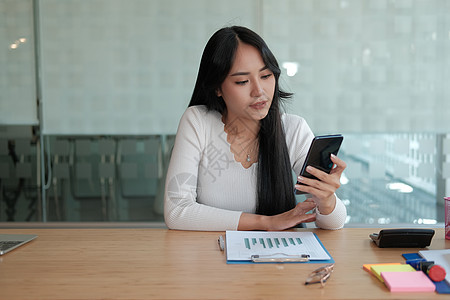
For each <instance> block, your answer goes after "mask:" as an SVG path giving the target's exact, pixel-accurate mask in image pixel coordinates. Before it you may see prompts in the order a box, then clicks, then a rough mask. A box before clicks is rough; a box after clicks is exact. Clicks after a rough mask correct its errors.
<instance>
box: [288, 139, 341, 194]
mask: <svg viewBox="0 0 450 300" xmlns="http://www.w3.org/2000/svg"><path fill="white" fill-rule="evenodd" d="M343 139H344V137H343V136H342V135H340V134H331V135H319V136H316V137H315V138H314V139H313V141H312V142H311V146H310V147H309V150H308V154H307V155H306V159H305V163H304V164H303V167H302V170H301V171H300V174H299V175H300V176H302V177H307V178H313V179H317V178H316V177H315V176H313V175H311V174H309V173H308V172H306V167H307V166H312V167H314V168H316V169H319V170H322V171H324V172H326V173H328V174H329V173H330V172H331V169H332V168H333V162H332V161H331V158H330V156H331V154H334V155H337V153H338V151H339V148H340V147H341V144H342V140H343ZM297 184H302V183H301V182H298V181H297ZM295 194H296V195H300V194H305V193H304V192H301V191H299V190H297V189H296V190H295Z"/></svg>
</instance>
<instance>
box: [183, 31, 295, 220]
mask: <svg viewBox="0 0 450 300" xmlns="http://www.w3.org/2000/svg"><path fill="white" fill-rule="evenodd" d="M239 41H240V42H242V43H245V44H248V45H251V46H253V47H255V48H256V49H258V50H259V52H260V53H261V56H262V59H263V61H264V63H265V65H266V66H267V67H268V68H269V69H270V70H271V71H272V73H273V74H274V77H275V93H274V96H273V99H272V104H271V106H270V109H269V113H268V114H267V116H266V117H265V118H264V119H262V120H261V122H260V130H259V133H258V142H259V157H258V162H259V163H258V169H257V170H258V171H257V176H258V179H257V197H258V201H257V206H256V213H257V214H263V215H276V214H279V213H282V212H285V211H287V210H290V209H292V208H293V207H294V206H295V196H294V192H293V191H294V190H293V180H292V173H291V164H290V160H289V154H288V150H287V145H286V138H285V133H284V130H283V126H282V122H281V109H280V101H281V100H283V99H286V98H290V97H291V96H292V94H291V93H287V92H284V91H281V90H280V89H279V86H278V79H279V78H280V73H281V71H280V67H279V66H278V62H277V60H276V58H275V56H274V55H273V54H272V52H271V51H270V49H269V47H268V46H267V45H266V43H265V42H264V40H263V39H262V38H261V37H260V36H259V35H258V34H256V33H255V32H253V31H252V30H250V29H248V28H245V27H240V26H232V27H225V28H222V29H220V30H218V31H217V32H216V33H214V34H213V35H212V36H211V38H210V39H209V41H208V43H207V44H206V46H205V50H204V51H203V55H202V58H201V61H200V68H199V71H198V76H197V81H196V83H195V87H194V92H193V93H192V97H191V101H190V102H189V106H194V105H206V107H207V108H208V109H209V110H216V111H218V112H219V113H221V114H224V113H225V112H226V105H225V102H224V100H223V99H222V97H220V96H217V93H216V91H218V90H220V87H221V85H222V83H223V81H224V80H225V78H226V77H227V75H228V73H229V72H230V69H231V67H232V65H233V62H234V58H235V53H236V50H237V47H238V43H239Z"/></svg>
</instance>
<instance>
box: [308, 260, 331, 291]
mask: <svg viewBox="0 0 450 300" xmlns="http://www.w3.org/2000/svg"><path fill="white" fill-rule="evenodd" d="M333 268H334V264H329V265H325V266H323V267H320V268H318V269H315V270H314V271H312V272H311V274H309V276H308V278H306V281H305V284H313V283H319V282H320V284H321V285H322V287H324V286H325V282H326V281H327V279H328V278H330V276H331V273H332V272H333Z"/></svg>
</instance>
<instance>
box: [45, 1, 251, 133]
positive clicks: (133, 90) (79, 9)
mask: <svg viewBox="0 0 450 300" xmlns="http://www.w3.org/2000/svg"><path fill="white" fill-rule="evenodd" d="M255 7H257V5H256V1H236V0H234V1H219V0H214V1H207V0H195V1H181V0H155V1H145V0H144V1H142V0H141V1H139V0H132V1H122V0H93V1H79V0H66V1H60V0H43V1H41V6H40V12H41V14H40V18H41V24H42V26H41V30H40V32H41V38H42V47H41V48H42V72H43V79H42V83H43V98H44V123H43V125H44V126H43V129H44V132H45V133H47V134H67V133H68V134H91V133H94V134H96V133H103V134H161V133H174V132H175V131H176V128H177V125H178V121H179V118H180V117H181V114H182V113H183V112H184V110H185V109H186V107H187V104H188V101H189V98H190V96H191V93H192V89H193V86H194V83H195V77H196V73H197V70H198V64H199V61H200V56H201V53H202V51H203V47H204V45H205V44H206V41H207V39H208V38H209V36H210V35H211V34H212V33H213V32H214V31H215V30H217V29H218V28H220V27H222V26H223V25H226V24H228V23H230V24H231V23H232V24H239V25H244V26H249V27H254V26H255V24H256V20H257V13H258V11H257V10H255Z"/></svg>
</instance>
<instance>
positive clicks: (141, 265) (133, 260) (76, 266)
mask: <svg viewBox="0 0 450 300" xmlns="http://www.w3.org/2000/svg"><path fill="white" fill-rule="evenodd" d="M300 230H302V229H300ZM303 230H311V231H314V232H316V233H317V235H318V236H319V238H320V239H321V241H322V243H323V244H324V246H325V247H326V248H327V249H328V251H329V252H330V254H331V255H332V256H333V258H334V259H335V261H336V265H335V271H334V273H333V275H332V276H331V278H330V279H329V281H328V283H327V285H326V286H325V288H321V287H320V285H317V284H315V285H307V286H305V285H304V281H305V278H306V277H307V275H308V273H309V272H311V271H312V270H313V269H315V268H317V267H318V266H319V265H317V264H244V265H227V264H226V259H225V254H224V253H222V252H220V251H219V249H218V246H217V237H218V235H219V234H220V233H218V232H189V231H172V230H166V229H0V232H1V233H34V234H37V235H39V237H38V238H37V239H36V240H34V241H32V242H31V243H29V244H27V245H25V246H22V247H21V248H18V249H16V250H14V251H12V252H10V253H8V254H6V255H3V256H1V257H0V299H8V300H13V299H46V300H50V299H363V298H364V299H394V298H395V299H433V298H440V299H442V298H443V297H446V296H445V295H439V294H436V293H390V292H389V291H388V289H387V288H386V287H385V286H384V285H383V284H382V283H381V282H379V281H378V279H376V278H375V277H373V276H371V275H370V274H368V273H367V272H365V271H364V270H363V269H362V265H363V264H365V263H384V262H404V260H403V258H402V256H401V254H402V253H404V252H416V251H418V249H406V250H405V249H403V250H402V249H379V248H377V247H376V246H375V245H374V244H373V243H372V242H371V241H370V240H369V238H368V235H369V233H372V232H377V231H378V230H377V229H373V228H365V229H359V228H358V229H355V228H348V229H342V230H338V231H326V230H320V229H303ZM429 248H430V249H444V248H450V241H445V239H444V233H443V230H440V229H438V230H437V231H436V235H435V237H434V239H433V243H432V245H431V246H430V247H429Z"/></svg>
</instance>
